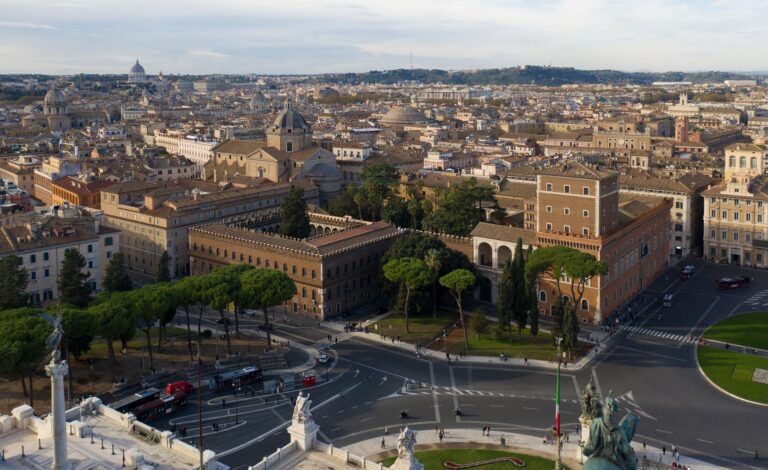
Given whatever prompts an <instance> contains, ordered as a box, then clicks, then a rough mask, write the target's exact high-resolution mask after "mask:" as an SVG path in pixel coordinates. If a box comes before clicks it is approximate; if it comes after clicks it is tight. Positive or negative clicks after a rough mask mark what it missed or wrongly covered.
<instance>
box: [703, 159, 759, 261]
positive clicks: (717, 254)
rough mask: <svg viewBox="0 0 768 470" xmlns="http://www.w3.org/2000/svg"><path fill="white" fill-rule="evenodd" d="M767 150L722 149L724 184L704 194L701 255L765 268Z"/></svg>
mask: <svg viewBox="0 0 768 470" xmlns="http://www.w3.org/2000/svg"><path fill="white" fill-rule="evenodd" d="M765 155H766V148H765V147H764V146H761V145H754V144H732V145H730V146H728V147H726V149H725V172H724V178H723V182H722V183H720V184H718V185H717V186H715V187H713V188H711V189H709V190H707V191H705V192H704V193H703V196H704V256H707V257H709V258H711V259H714V260H716V261H724V262H728V263H733V264H739V265H744V266H761V267H762V266H765V265H766V260H767V259H768V258H766V256H768V223H767V221H768V219H767V217H768V212H766V209H768V177H766V175H765V174H764V173H765Z"/></svg>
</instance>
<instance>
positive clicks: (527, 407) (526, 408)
mask: <svg viewBox="0 0 768 470" xmlns="http://www.w3.org/2000/svg"><path fill="white" fill-rule="evenodd" d="M523 409H524V410H538V408H531V407H530V406H524V407H523Z"/></svg>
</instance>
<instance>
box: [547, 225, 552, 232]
mask: <svg viewBox="0 0 768 470" xmlns="http://www.w3.org/2000/svg"><path fill="white" fill-rule="evenodd" d="M550 231H552V224H549V223H548V224H547V232H550Z"/></svg>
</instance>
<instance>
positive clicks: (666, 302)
mask: <svg viewBox="0 0 768 470" xmlns="http://www.w3.org/2000/svg"><path fill="white" fill-rule="evenodd" d="M674 298H675V296H674V294H665V295H664V298H663V299H662V301H661V305H663V306H664V307H671V306H672V301H673V300H674Z"/></svg>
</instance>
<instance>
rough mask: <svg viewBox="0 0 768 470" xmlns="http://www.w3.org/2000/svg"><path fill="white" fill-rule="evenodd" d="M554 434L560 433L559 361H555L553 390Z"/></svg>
mask: <svg viewBox="0 0 768 470" xmlns="http://www.w3.org/2000/svg"><path fill="white" fill-rule="evenodd" d="M555 435H556V436H559V435H560V363H559V362H558V363H557V390H556V391H555Z"/></svg>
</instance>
